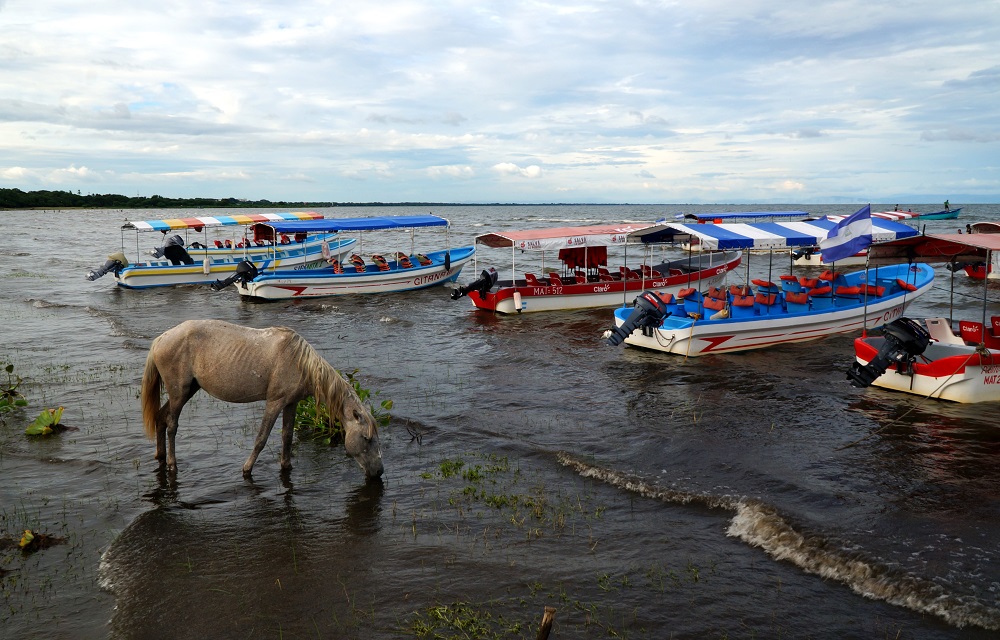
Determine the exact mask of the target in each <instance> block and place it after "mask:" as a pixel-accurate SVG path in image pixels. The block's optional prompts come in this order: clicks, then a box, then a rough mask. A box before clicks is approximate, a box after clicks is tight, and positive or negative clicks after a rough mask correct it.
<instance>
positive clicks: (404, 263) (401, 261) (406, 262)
mask: <svg viewBox="0 0 1000 640" xmlns="http://www.w3.org/2000/svg"><path fill="white" fill-rule="evenodd" d="M396 264H398V265H399V266H400V268H402V269H412V268H413V263H412V262H411V261H410V256H408V255H406V254H405V253H403V252H402V251H397V252H396Z"/></svg>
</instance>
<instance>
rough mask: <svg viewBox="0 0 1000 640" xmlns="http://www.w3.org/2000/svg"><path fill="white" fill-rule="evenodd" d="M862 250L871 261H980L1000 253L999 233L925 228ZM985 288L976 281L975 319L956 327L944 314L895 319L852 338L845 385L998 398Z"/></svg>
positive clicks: (999, 345)
mask: <svg viewBox="0 0 1000 640" xmlns="http://www.w3.org/2000/svg"><path fill="white" fill-rule="evenodd" d="M870 252H871V254H872V259H874V260H893V259H900V258H902V259H920V260H928V261H932V262H940V261H944V260H947V261H949V262H950V263H951V264H952V265H954V264H956V263H960V262H969V261H976V260H982V261H985V262H987V263H988V262H990V261H991V256H995V255H997V253H1000V235H996V234H988V233H986V234H978V233H973V234H928V235H923V236H917V237H914V238H908V239H906V240H899V241H896V242H892V243H888V244H886V245H879V246H873V247H871V249H870ZM987 287H988V285H987V283H985V282H984V283H983V300H982V303H981V305H980V304H979V303H977V304H976V305H975V308H976V311H977V312H978V313H976V315H978V319H971V318H969V319H962V320H959V321H958V322H957V329H958V330H957V331H956V330H955V328H956V327H955V325H953V321H952V320H950V319H946V318H924V319H922V320H913V319H911V318H903V319H901V320H899V321H896V322H893V323H889V324H888V325H887V326H886V327H883V329H882V331H881V335H865V336H862V337H860V338H857V339H856V340H855V341H854V354H855V359H856V363H855V364H854V365H853V366H852V367H851V370H850V372H849V373H848V378H849V379H850V380H851V384H852V385H854V386H856V387H867V386H869V385H873V386H876V387H882V388H885V389H892V390H895V391H902V392H905V393H912V394H916V395H920V396H924V397H930V398H940V399H942V400H951V401H954V402H988V401H998V400H1000V316H996V315H990V316H987V299H988V297H987V292H988V288H987ZM969 315H970V316H972V315H973V313H971V312H970V314H969ZM952 316H954V312H952Z"/></svg>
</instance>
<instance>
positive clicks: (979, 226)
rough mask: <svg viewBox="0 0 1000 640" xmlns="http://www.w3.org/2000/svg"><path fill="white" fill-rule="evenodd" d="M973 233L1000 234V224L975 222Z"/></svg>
mask: <svg viewBox="0 0 1000 640" xmlns="http://www.w3.org/2000/svg"><path fill="white" fill-rule="evenodd" d="M972 233H1000V223H998V222H973V223H972Z"/></svg>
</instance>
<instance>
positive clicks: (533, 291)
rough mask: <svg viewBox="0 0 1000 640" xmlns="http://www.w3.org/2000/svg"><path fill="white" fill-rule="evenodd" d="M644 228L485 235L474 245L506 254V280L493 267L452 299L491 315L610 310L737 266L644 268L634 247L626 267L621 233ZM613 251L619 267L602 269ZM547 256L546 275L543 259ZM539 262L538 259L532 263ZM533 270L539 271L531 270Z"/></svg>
mask: <svg viewBox="0 0 1000 640" xmlns="http://www.w3.org/2000/svg"><path fill="white" fill-rule="evenodd" d="M648 226H651V225H648V224H647V225H629V224H618V225H594V226H586V227H559V228H549V229H527V230H519V231H503V232H494V233H487V234H483V235H480V236H477V237H476V244H479V245H483V246H487V247H493V248H509V249H510V250H511V264H510V274H511V277H510V279H506V280H499V279H498V276H497V272H496V270H495V269H492V268H491V269H489V270H484V271H483V273H482V275H480V277H479V279H477V280H476V281H474V282H472V283H470V284H469V285H466V286H463V287H460V288H458V289H456V290H455V291H454V292H453V293H452V299H454V300H457V299H458V298H460V297H462V296H464V295H468V296H469V299H470V300H471V301H472V304H473V305H475V307H477V308H479V309H485V310H487V311H493V312H496V313H507V314H511V313H530V312H537V311H559V310H568V309H588V308H595V307H612V306H615V305H619V304H622V303H623V302H624V301H625V300H627V299H631V298H632V297H634V296H635V295H636V294H638V293H641V292H642V291H643V290H645V289H648V288H656V289H659V290H663V291H669V292H672V293H677V292H679V291H680V290H681V289H684V288H688V287H709V286H718V285H719V284H721V283H722V282H723V281H724V280H725V278H726V274H727V273H728V272H729V271H730V270H731V269H733V268H735V267H736V266H737V265H739V263H740V258H741V253H740V252H739V251H729V252H717V253H715V252H713V253H705V254H701V253H699V254H697V255H689V256H688V257H686V258H681V259H676V260H671V261H667V262H659V263H654V264H650V262H651V261H650V250H649V246H648V245H646V246H645V247H644V249H639V248H638V247H639V246H642V245H641V243H638V242H637V243H634V244H633V246H634V247H636V251H635V253H636V257H637V258H641V260H639V259H637V260H635V262H634V264H633V265H632V266H631V267H629V265H628V260H627V258H628V247H627V246H626V238H627V235H628V233H630V232H632V231H636V230H638V229H640V228H644V227H648ZM609 247H621V248H622V252H621V253H622V254H623V255H622V256H619V258H620V259H622V264H621V265H619V266H617V267H614V268H609V267H608V248H609ZM524 252H530V253H531V254H532V257H533V258H536V259H535V260H534V261H533V264H534V266H531V267H527V268H530V269H531V271H527V270H525V268H522V269H521V270H519V269H518V264H517V258H518V256H519V255H521V254H522V253H524ZM546 253H548V254H549V255H551V254H553V253H554V254H555V255H556V257H557V260H555V261H552V264H553V266H552V267H551V270H546V268H545V264H546V261H545V256H546ZM539 260H540V261H539ZM539 264H540V265H541V268H540V269H537V274H538V275H536V268H537V267H538V266H539Z"/></svg>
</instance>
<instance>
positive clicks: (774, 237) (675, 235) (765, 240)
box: [629, 217, 917, 250]
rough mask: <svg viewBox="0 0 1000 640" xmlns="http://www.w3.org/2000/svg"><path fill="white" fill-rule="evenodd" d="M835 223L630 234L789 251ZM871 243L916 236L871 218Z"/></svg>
mask: <svg viewBox="0 0 1000 640" xmlns="http://www.w3.org/2000/svg"><path fill="white" fill-rule="evenodd" d="M836 225H837V223H836V222H835V221H833V220H830V219H829V218H825V217H824V218H820V219H818V220H810V221H809V222H756V223H743V224H741V223H722V224H680V223H664V224H659V225H656V226H653V227H648V228H646V229H640V230H638V231H633V232H632V233H630V234H629V239H630V240H638V241H641V242H644V243H648V244H652V243H667V242H690V241H691V238H698V241H699V243H700V244H701V246H702V248H704V249H708V250H724V249H764V250H774V249H791V248H794V247H810V246H814V245H818V244H819V243H820V240H825V239H826V236H827V234H828V233H829V232H830V229H833V227H835V226H836ZM872 228H873V233H872V241H873V242H888V241H889V240H896V239H899V238H909V237H910V236H915V235H917V230H916V229H914V228H913V227H910V226H907V225H905V224H902V223H900V222H893V221H891V220H876V219H874V218H873V219H872Z"/></svg>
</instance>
